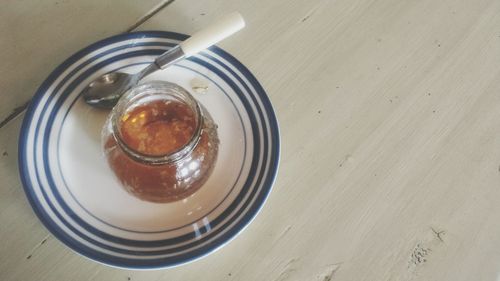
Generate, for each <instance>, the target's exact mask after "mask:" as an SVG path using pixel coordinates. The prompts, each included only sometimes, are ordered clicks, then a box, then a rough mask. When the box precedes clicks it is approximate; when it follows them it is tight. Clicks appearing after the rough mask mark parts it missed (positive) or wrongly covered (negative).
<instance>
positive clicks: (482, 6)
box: [0, 0, 500, 281]
mask: <svg viewBox="0 0 500 281" xmlns="http://www.w3.org/2000/svg"><path fill="white" fill-rule="evenodd" d="M1 6H2V7H1V8H0V62H1V64H0V99H1V102H0V120H3V121H1V123H0V178H1V182H0V183H1V184H0V237H1V240H0V280H106V281H108V280H125V281H127V280H275V281H284V280H319V281H331V280H335V281H339V280H340V281H343V280H346V281H347V280H381V281H382V280H383V281H387V280H398V281H399V280H454V281H455V280H500V1H498V0H443V1H436V0H267V1H263V0H262V1H244V0H232V1H230V0H206V1H196V0H177V1H171V0H170V1H160V0H142V1H133V0H121V1H119V0H107V1H97V0H89V1H78V0H42V1H16V0H6V1H3V2H2V5H1ZM234 10H238V11H240V12H241V13H242V14H243V15H244V17H245V19H246V21H247V27H246V28H245V29H244V30H243V31H241V32H240V33H238V34H237V35H235V36H234V37H232V38H230V39H228V40H226V41H224V42H223V43H222V44H220V46H221V47H222V48H224V49H226V50H227V51H229V52H230V53H232V54H233V55H234V56H235V57H236V58H238V59H239V60H240V61H241V62H243V63H244V64H245V65H246V66H247V67H248V68H249V69H250V70H251V71H252V72H253V73H254V74H255V76H256V77H257V78H258V79H259V81H260V82H261V83H262V85H263V86H264V88H265V89H266V91H267V93H268V94H269V96H270V99H271V101H272V102H273V104H274V106H275V109H276V112H277V116H278V119H279V123H280V128H281V136H282V157H281V164H280V170H279V173H278V178H277V181H276V184H275V187H274V190H273V192H272V193H271V196H270V198H269V200H268V201H267V203H266V205H265V207H264V208H263V210H262V212H261V213H260V214H259V216H258V217H257V219H256V220H255V221H254V222H253V223H252V224H251V225H250V226H249V227H248V228H247V229H246V231H244V232H243V233H242V234H241V235H240V236H238V237H237V238H236V239H235V240H233V241H232V242H231V243H229V244H228V245H227V246H225V247H224V248H222V249H221V250H219V251H218V252H216V253H214V254H212V255H210V256H208V257H206V258H204V259H201V260H199V261H196V262H194V263H191V264H188V265H184V266H180V267H177V268H173V269H167V270H158V271H127V270H120V269H115V268H110V267H107V266H104V265H100V264H98V263H95V262H93V261H90V260H88V259H86V258H83V257H81V256H79V255H77V254H75V253H74V252H72V251H71V250H70V249H68V248H67V247H66V246H64V245H63V244H62V243H61V242H59V241H58V240H57V239H55V238H54V237H53V236H52V235H50V234H49V232H48V231H47V229H45V228H44V227H43V226H42V224H41V223H40V221H39V220H38V219H37V218H36V216H35V215H34V213H33V211H32V210H31V208H30V206H29V204H28V202H27V199H26V197H25V195H24V193H23V190H22V187H21V183H20V180H19V173H18V169H17V141H18V136H19V129H20V124H21V122H22V119H23V117H24V108H25V104H26V103H27V102H29V100H30V98H31V97H32V95H33V94H34V92H35V90H36V88H37V87H38V86H39V85H40V84H41V82H42V81H43V80H44V79H45V77H46V76H47V75H48V73H49V72H50V71H52V69H53V68H55V67H56V66H57V65H58V64H59V63H61V62H62V61H63V60H64V59H65V58H67V57H68V56H69V55H71V54H72V53H74V52H76V51H78V50H79V49H81V48H82V47H84V46H86V45H88V44H90V43H92V42H94V41H96V40H99V39H101V38H104V37H107V36H110V35H113V34H117V33H121V32H127V31H130V30H169V31H176V32H182V33H187V34H191V33H193V32H194V31H196V30H198V29H200V28H202V27H203V26H204V25H205V24H207V23H210V22H212V21H214V20H215V19H217V18H218V17H220V16H222V15H224V14H226V13H229V12H231V11H234Z"/></svg>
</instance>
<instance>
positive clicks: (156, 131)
mask: <svg viewBox="0 0 500 281" xmlns="http://www.w3.org/2000/svg"><path fill="white" fill-rule="evenodd" d="M102 142H103V148H104V154H105V156H106V158H107V160H108V163H109V165H110V167H111V169H112V170H113V171H114V173H115V175H116V176H117V178H118V179H119V180H120V182H121V183H122V185H123V186H124V188H125V189H126V190H127V191H128V192H130V193H131V194H133V195H135V196H136V197H138V198H140V199H142V200H146V201H150V202H158V203H165V202H173V201H177V200H180V199H183V198H186V197H188V196H189V195H191V194H193V193H194V192H195V191H197V190H198V189H199V188H200V187H201V186H202V185H203V184H204V183H205V182H206V181H207V179H208V177H209V176H210V174H211V172H212V170H213V168H214V166H215V161H216V159H217V151H218V147H219V139H218V137H217V126H216V125H215V124H214V122H213V120H212V118H211V116H210V114H209V113H208V112H207V111H206V109H205V108H203V107H202V106H201V105H200V104H199V103H198V102H197V101H196V100H195V99H194V98H193V97H192V96H191V95H190V94H189V93H188V92H187V91H186V90H185V89H183V88H181V87H180V86H178V85H176V84H173V83H168V82H160V81H154V82H148V83H145V84H141V85H138V86H136V87H134V88H132V89H131V90H129V91H128V92H127V93H126V94H125V95H124V96H123V97H122V98H121V99H120V101H119V102H118V104H117V105H116V106H115V108H114V109H113V111H112V112H111V114H110V116H109V117H108V120H107V122H106V124H105V126H104V128H103V131H102Z"/></svg>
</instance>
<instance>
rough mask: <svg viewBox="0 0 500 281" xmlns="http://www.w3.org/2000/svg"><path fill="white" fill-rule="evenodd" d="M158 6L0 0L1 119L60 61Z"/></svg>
mask: <svg viewBox="0 0 500 281" xmlns="http://www.w3.org/2000/svg"><path fill="white" fill-rule="evenodd" d="M163 2H165V1H164V0H145V1H133V0H126V1H118V0H113V1H96V0H92V1H77V0H44V1H16V0H7V1H2V7H1V8H0V62H1V63H2V64H1V66H0V89H2V93H1V94H0V97H1V100H2V102H1V103H0V120H3V119H4V118H6V117H7V116H8V115H9V114H10V113H11V112H12V111H13V110H14V109H15V108H16V107H19V106H22V105H23V104H25V103H26V102H27V101H28V100H29V99H30V98H31V96H33V94H34V92H35V90H36V89H37V88H38V86H39V85H40V84H41V83H42V81H43V80H44V79H45V78H46V77H47V76H48V74H49V73H50V72H51V71H52V70H53V69H54V68H55V67H56V66H57V65H58V64H60V63H61V62H62V61H63V60H64V59H66V58H67V57H69V56H70V55H71V54H73V53H75V52H76V51H78V50H79V49H81V48H83V47H85V46H87V45H89V44H91V43H93V42H95V41H97V40H99V39H102V38H105V37H108V36H110V35H113V34H116V33H120V32H124V31H126V30H127V29H128V28H129V27H131V26H133V25H134V24H135V23H136V22H137V21H139V20H140V19H141V18H142V17H143V16H144V15H146V14H147V13H148V12H150V11H151V10H153V9H154V8H155V7H157V6H158V5H161V4H162V3H163Z"/></svg>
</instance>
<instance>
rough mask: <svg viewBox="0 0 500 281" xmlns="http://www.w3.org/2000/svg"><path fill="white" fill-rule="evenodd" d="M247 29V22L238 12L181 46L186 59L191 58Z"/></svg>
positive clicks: (208, 27) (197, 33) (213, 24)
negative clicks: (244, 28)
mask: <svg viewBox="0 0 500 281" xmlns="http://www.w3.org/2000/svg"><path fill="white" fill-rule="evenodd" d="M243 27H245V21H244V20H243V17H242V16H241V14H240V13H238V12H233V13H231V14H229V15H226V16H224V17H223V18H221V19H219V20H218V21H216V22H215V23H212V24H210V25H209V26H207V27H205V28H203V29H202V30H200V31H198V32H196V33H195V34H194V35H193V36H191V37H189V38H188V39H187V40H185V41H183V42H181V43H180V44H179V45H180V47H181V49H182V51H183V52H184V55H185V56H186V57H190V56H192V55H194V54H196V53H198V52H199V51H202V50H204V49H206V48H208V47H210V46H212V45H214V44H216V43H217V42H219V41H221V40H223V39H225V38H226V37H229V36H231V35H232V34H234V33H235V32H237V31H239V30H240V29H242V28H243Z"/></svg>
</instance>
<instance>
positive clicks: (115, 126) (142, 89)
mask: <svg viewBox="0 0 500 281" xmlns="http://www.w3.org/2000/svg"><path fill="white" fill-rule="evenodd" d="M162 89H163V90H165V89H168V90H174V91H177V92H178V93H179V94H180V96H175V97H176V98H178V99H180V100H181V102H184V103H186V104H187V105H188V106H189V107H190V108H191V109H192V110H193V112H194V114H195V121H196V128H195V130H194V132H193V135H192V136H191V139H190V140H189V141H188V142H186V143H185V144H184V145H183V146H182V147H180V148H179V149H177V150H174V151H173V152H169V153H166V154H163V155H150V154H145V153H141V152H139V151H137V150H135V149H133V148H131V147H130V146H128V145H127V144H126V143H125V142H124V141H123V139H122V137H121V130H120V129H119V123H120V117H121V116H122V115H123V114H124V113H125V112H126V110H127V109H128V107H129V105H131V104H133V103H134V101H136V100H137V99H140V98H141V96H142V95H147V94H148V91H147V90H151V91H150V92H158V91H162ZM167 94H168V93H167ZM170 95H172V94H170ZM172 96H173V95H172ZM110 119H111V134H112V136H113V138H114V139H115V141H116V143H117V144H118V145H119V146H120V148H121V149H122V150H123V151H124V152H125V153H126V154H127V155H128V156H130V157H132V159H134V160H136V161H138V162H141V163H143V164H146V165H163V164H169V163H174V162H177V161H179V160H181V159H183V158H184V157H186V156H187V155H189V154H190V153H191V152H192V151H193V150H194V148H195V147H196V146H197V145H198V143H199V141H200V138H201V132H202V128H203V124H204V115H203V111H202V110H201V106H200V104H199V102H198V101H197V100H196V99H195V98H194V97H193V96H192V95H191V94H190V93H189V92H188V91H187V90H186V89H184V88H183V87H181V86H179V85H178V84H175V83H172V82H167V81H156V80H155V81H148V82H144V83H141V84H138V85H136V86H134V87H132V88H131V89H129V90H128V91H127V92H125V94H124V95H123V96H122V97H121V98H120V99H119V100H118V103H117V104H116V106H115V107H113V109H112V111H111V118H110Z"/></svg>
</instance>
